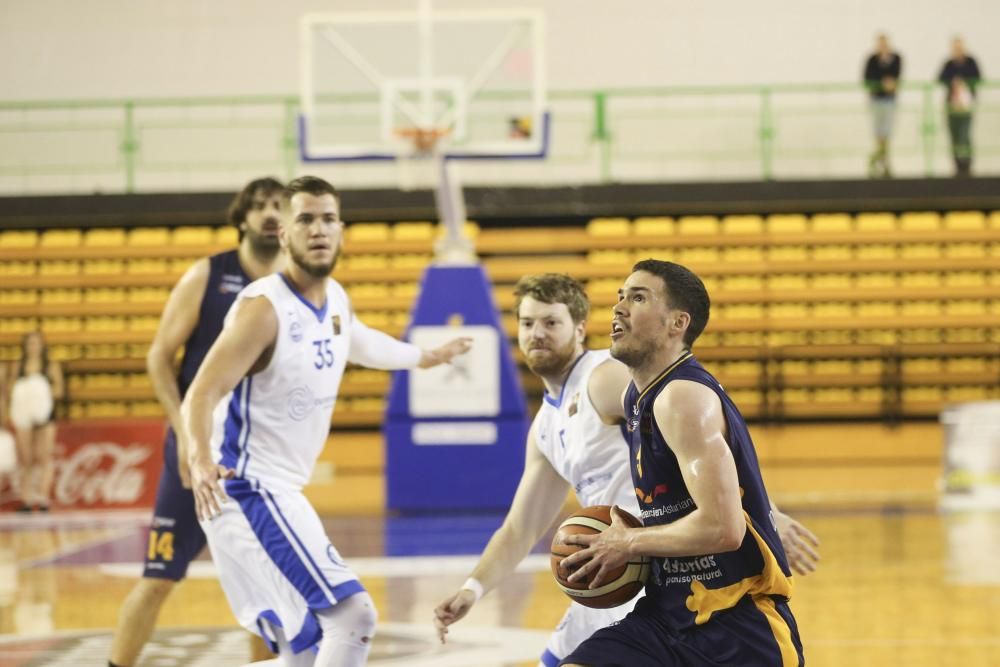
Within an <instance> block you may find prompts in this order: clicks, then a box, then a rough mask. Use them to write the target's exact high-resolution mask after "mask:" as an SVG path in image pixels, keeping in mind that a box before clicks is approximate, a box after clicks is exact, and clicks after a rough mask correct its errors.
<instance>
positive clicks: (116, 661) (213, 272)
mask: <svg viewBox="0 0 1000 667" xmlns="http://www.w3.org/2000/svg"><path fill="white" fill-rule="evenodd" d="M283 187H284V186H283V185H282V184H281V183H279V182H278V181H277V180H275V179H273V178H260V179H257V180H254V181H251V182H250V183H248V184H247V185H246V187H244V188H243V190H242V191H240V192H239V193H238V194H237V195H236V197H235V198H234V199H233V202H232V204H230V206H229V211H228V215H227V217H228V218H229V221H230V222H231V223H232V224H233V225H236V227H237V228H238V229H239V232H240V243H239V247H238V248H236V249H235V250H227V251H225V252H221V253H219V254H217V255H212V256H211V257H205V258H203V259H200V260H198V261H197V262H195V264H194V265H193V266H192V267H191V268H190V269H188V270H187V272H185V273H184V275H183V276H181V279H180V280H179V281H178V282H177V285H176V286H174V289H173V290H172V291H171V292H170V297H169V298H168V299H167V304H166V306H165V307H164V309H163V316H162V317H161V318H160V327H159V329H158V330H157V332H156V336H155V337H154V338H153V344H152V345H151V346H150V348H149V353H148V355H147V357H146V367H147V369H148V371H149V377H150V379H151V380H152V383H153V388H154V389H155V391H156V397H157V399H159V401H160V405H162V406H163V410H164V412H165V413H166V415H167V421H168V422H169V424H170V427H169V428H168V429H167V436H166V440H165V442H164V446H163V471H162V472H161V473H160V482H159V487H158V488H157V491H156V506H155V508H154V510H153V522H152V526H151V528H150V531H149V542H148V548H147V550H146V563H145V567H144V568H143V572H142V578H141V579H140V580H139V581H138V583H136V585H135V586H134V587H133V588H132V591H131V592H130V593H129V594H128V596H127V597H126V598H125V601H124V602H123V603H122V606H121V609H120V610H119V615H118V627H117V628H116V629H115V635H114V639H113V640H112V643H111V661H110V662H109V663H108V664H109V665H110V666H111V667H132V666H133V665H135V664H136V662H137V661H138V658H139V653H140V652H141V651H142V647H143V646H144V645H145V644H146V642H147V641H149V637H150V635H151V634H152V632H153V627H154V626H155V625H156V618H157V616H159V614H160V608H161V607H163V604H164V602H166V599H167V597H168V596H169V595H170V593H171V591H173V589H174V585H175V584H177V582H178V581H180V580H181V579H183V578H184V576H185V574H186V573H187V569H188V565H189V564H190V563H191V561H192V560H193V559H194V558H195V556H197V555H198V553H199V552H200V551H201V550H202V548H203V547H204V546H205V535H204V533H203V532H202V530H201V527H200V526H199V525H198V517H197V515H196V514H195V507H194V496H193V495H192V494H191V489H190V486H191V484H190V481H189V480H188V467H187V455H186V454H185V453H184V451H183V450H184V443H183V442H182V441H179V440H178V438H177V435H176V434H178V433H181V432H182V431H181V429H180V424H181V419H180V405H181V399H183V397H184V393H185V392H186V391H187V389H188V387H189V386H190V384H191V381H192V380H193V379H194V375H195V373H196V372H197V371H198V367H199V366H200V365H201V362H202V360H203V359H204V358H205V354H206V353H207V352H208V348H209V347H211V346H212V343H213V342H215V339H216V337H218V335H219V332H220V331H221V330H222V320H223V318H224V317H225V315H226V311H228V310H229V307H230V306H231V305H232V303H233V301H235V300H236V295H237V293H238V292H239V291H240V290H241V289H243V287H244V286H245V285H247V284H249V283H250V282H251V281H253V280H255V279H257V278H260V277H262V276H266V275H269V274H271V273H274V272H275V271H277V270H279V269H280V268H281V267H282V266H284V256H283V255H282V254H281V253H280V250H281V247H280V245H279V243H278V217H279V213H280V209H281V190H282V188H283ZM182 347H183V348H184V358H183V359H182V360H181V365H180V371H179V372H176V371H175V370H174V359H175V358H176V357H177V353H178V352H179V351H180V349H181V348H182ZM251 652H252V653H254V655H255V657H267V656H268V655H269V654H268V653H267V650H266V647H264V646H263V644H261V643H260V642H259V641H258V642H254V643H252V644H251Z"/></svg>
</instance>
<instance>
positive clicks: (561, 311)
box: [434, 273, 819, 667]
mask: <svg viewBox="0 0 1000 667" xmlns="http://www.w3.org/2000/svg"><path fill="white" fill-rule="evenodd" d="M514 293H515V297H516V305H515V307H514V312H515V314H516V316H517V320H518V343H519V345H520V347H521V352H523V353H524V359H525V362H526V363H527V365H528V368H529V369H530V370H531V371H532V372H533V373H534V374H535V375H537V376H539V377H540V378H541V379H542V382H543V384H544V385H545V395H544V397H543V402H542V405H541V407H540V408H539V410H538V414H537V415H535V419H534V421H533V422H532V425H531V429H530V430H529V432H528V441H527V454H526V460H525V466H524V473H523V475H522V476H521V481H520V483H519V485H518V487H517V492H516V494H515V495H514V500H513V502H512V503H511V507H510V511H509V512H508V514H507V517H506V519H505V520H504V522H503V525H502V526H501V527H500V528H499V529H498V530H497V532H496V533H494V535H493V537H492V539H490V542H489V544H488V545H487V546H486V550H485V551H484V552H483V554H482V556H481V557H480V559H479V563H478V564H477V565H476V567H475V569H473V571H472V575H471V577H470V578H469V579H468V580H467V581H466V582H465V584H464V585H463V586H462V588H461V589H460V590H458V591H457V592H456V593H454V594H452V595H451V596H449V597H448V598H447V599H445V600H444V601H443V602H442V603H441V604H440V605H438V607H437V608H436V609H435V610H434V615H435V625H436V627H437V630H438V635H439V637H440V639H441V641H442V642H444V641H445V638H446V635H447V634H448V626H449V625H451V624H452V623H454V622H456V621H458V620H460V619H462V618H463V617H464V616H465V615H466V614H467V613H468V612H469V610H470V609H471V608H472V606H473V605H474V604H475V603H476V602H477V601H478V600H479V598H480V597H482V595H483V594H484V593H485V592H487V591H489V590H491V589H493V588H495V587H496V586H498V585H499V584H500V583H501V582H502V581H503V580H504V579H506V578H507V577H508V576H510V575H511V574H512V573H513V572H514V569H515V568H516V567H517V564H518V563H519V562H520V561H521V560H522V559H523V558H524V557H525V556H526V555H527V554H528V552H529V551H530V550H531V547H533V546H534V545H535V544H536V543H537V542H538V540H539V539H541V537H542V536H543V535H544V534H545V532H546V530H548V528H549V527H551V526H552V524H553V522H554V521H555V520H556V518H557V517H558V516H559V514H560V511H561V510H562V507H563V503H564V501H565V500H566V493H567V490H568V487H572V488H573V490H574V491H575V493H576V498H577V500H578V501H579V503H580V505H581V506H582V507H587V506H589V505H619V506H621V507H622V508H623V509H625V510H626V511H628V512H629V513H631V514H632V515H633V516H639V507H638V502H637V501H636V495H635V493H636V492H635V490H634V489H633V488H632V478H631V474H630V472H629V464H628V451H629V450H628V446H627V445H626V442H625V439H624V436H623V434H622V431H621V426H620V424H621V422H622V420H623V419H624V407H623V404H622V394H623V393H624V390H625V387H626V386H628V383H629V381H630V379H631V377H630V376H629V373H628V369H627V368H626V367H625V366H624V365H623V364H622V363H620V362H618V361H616V360H614V359H612V358H611V356H610V354H609V352H608V351H607V350H600V351H597V350H588V349H587V348H585V347H584V345H583V341H584V337H585V334H586V320H587V315H588V313H589V310H590V304H589V302H588V300H587V295H586V293H585V292H584V290H583V286H582V285H581V284H580V283H579V282H577V281H576V280H574V279H573V278H570V277H569V276H565V275H560V274H554V273H547V274H542V275H537V276H526V277H524V278H522V279H521V280H520V281H519V282H518V283H517V286H516V287H515V290H514ZM773 509H774V516H775V521H777V523H778V527H779V531H778V532H779V534H780V536H781V540H782V544H783V545H784V547H785V550H786V551H787V552H788V558H789V563H790V564H794V565H793V567H795V569H796V571H797V572H799V573H802V574H805V573H806V572H810V571H812V570H813V569H815V563H816V560H817V559H818V557H819V556H818V554H817V553H816V552H815V550H814V549H813V547H814V546H817V545H818V540H817V539H816V537H815V536H814V535H813V534H812V533H811V532H809V531H808V530H807V529H806V528H805V527H804V526H802V525H801V524H799V523H798V522H797V521H795V520H794V519H792V518H790V517H788V516H787V515H785V514H783V513H781V512H779V511H778V510H777V508H773ZM810 543H811V545H810ZM637 599H638V598H636V599H634V600H632V601H630V602H628V603H626V604H624V605H621V606H619V607H614V608H612V609H590V608H588V607H584V606H583V605H580V604H577V603H575V602H571V603H570V606H569V609H568V610H567V611H566V614H565V615H564V616H563V619H562V621H561V622H560V623H559V625H558V627H557V628H556V630H555V632H554V633H553V634H552V636H551V637H550V638H549V642H548V645H547V646H546V648H545V651H544V653H543V654H542V656H541V659H540V661H539V665H540V666H544V667H554V666H555V665H558V664H559V661H560V660H562V659H563V658H565V657H566V656H567V655H569V654H570V653H572V652H573V650H574V649H575V648H576V647H577V645H578V644H580V643H581V642H582V641H583V640H584V639H587V638H588V637H589V636H590V635H591V634H593V633H594V631H595V630H598V629H600V628H603V627H606V626H608V625H610V624H611V623H614V622H615V621H618V620H620V619H621V618H623V617H624V616H625V615H626V614H627V613H628V612H629V611H631V610H632V607H633V606H634V605H635V602H636V601H637Z"/></svg>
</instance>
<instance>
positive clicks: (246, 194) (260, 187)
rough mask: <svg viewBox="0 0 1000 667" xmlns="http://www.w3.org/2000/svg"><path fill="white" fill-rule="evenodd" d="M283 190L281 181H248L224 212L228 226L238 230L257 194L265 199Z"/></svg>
mask: <svg viewBox="0 0 1000 667" xmlns="http://www.w3.org/2000/svg"><path fill="white" fill-rule="evenodd" d="M284 189H285V186H284V185H283V184H282V183H281V181H279V180H278V179H276V178H271V177H270V176H266V177H264V178H257V179H254V180H252V181H250V182H249V183H247V184H246V186H245V187H244V188H243V189H242V190H240V191H239V193H237V195H236V196H235V197H233V201H232V203H230V204H229V208H228V209H227V210H226V219H227V220H229V224H231V225H234V226H236V227H237V228H238V227H239V226H240V225H241V224H243V223H244V222H246V219H247V212H248V211H249V210H250V207H251V206H253V198H254V196H255V195H256V194H257V193H258V192H259V193H261V194H263V195H264V196H265V197H270V196H271V195H272V194H274V193H275V192H281V191H282V190H284ZM240 238H243V233H242V232H240Z"/></svg>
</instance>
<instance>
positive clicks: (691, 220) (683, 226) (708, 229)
mask: <svg viewBox="0 0 1000 667" xmlns="http://www.w3.org/2000/svg"><path fill="white" fill-rule="evenodd" d="M677 233H678V234H680V235H682V236H688V235H692V236H693V235H705V236H708V235H712V234H718V233H719V219H718V218H716V217H715V216H714V215H685V216H683V217H682V218H680V219H679V220H678V221H677Z"/></svg>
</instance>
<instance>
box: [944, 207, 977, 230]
mask: <svg viewBox="0 0 1000 667" xmlns="http://www.w3.org/2000/svg"><path fill="white" fill-rule="evenodd" d="M944 228H945V229H954V230H965V229H985V228H986V216H985V215H983V212H982V211H949V212H947V213H945V215H944Z"/></svg>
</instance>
